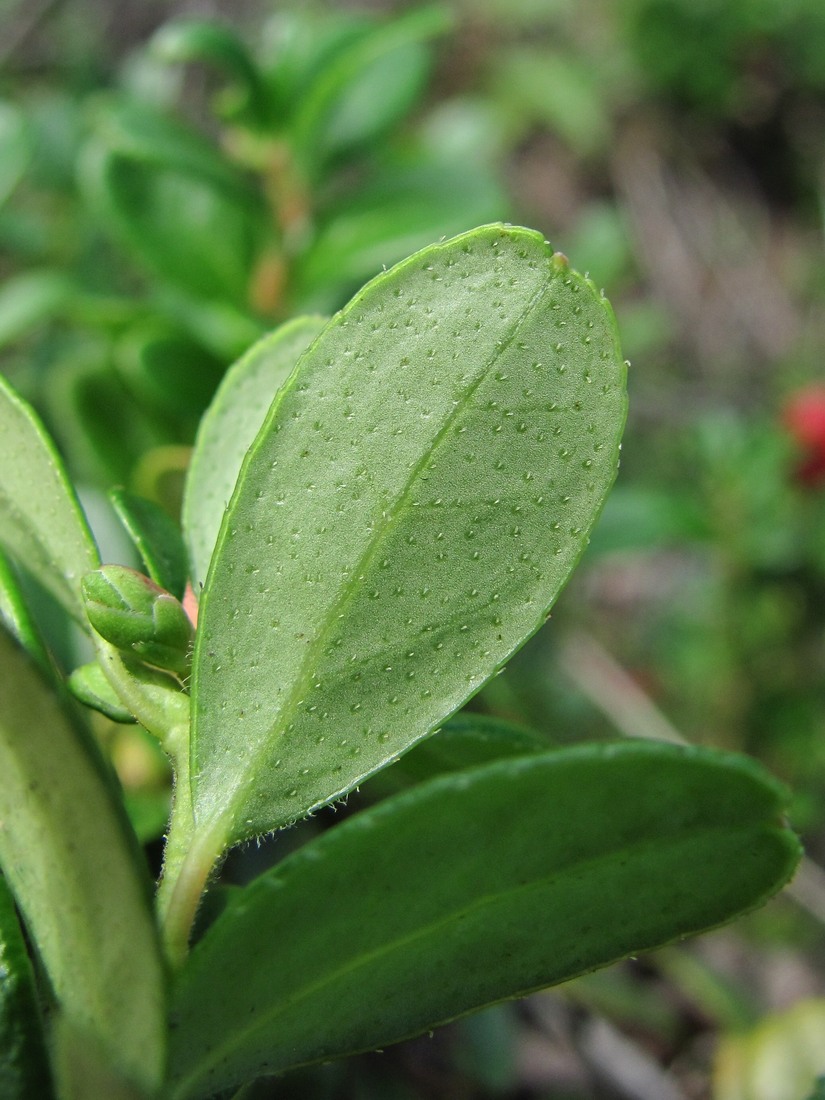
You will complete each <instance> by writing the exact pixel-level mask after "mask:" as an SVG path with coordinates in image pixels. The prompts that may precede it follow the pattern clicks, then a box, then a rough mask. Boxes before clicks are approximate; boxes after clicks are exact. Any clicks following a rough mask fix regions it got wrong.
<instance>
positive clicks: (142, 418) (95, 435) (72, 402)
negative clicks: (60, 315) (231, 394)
mask: <svg viewBox="0 0 825 1100" xmlns="http://www.w3.org/2000/svg"><path fill="white" fill-rule="evenodd" d="M45 397H46V399H47V401H48V407H49V412H50V413H51V422H52V423H53V424H54V430H55V433H56V435H57V436H58V439H59V442H60V446H61V448H62V450H63V451H64V452H65V454H66V456H67V458H68V460H69V462H70V464H71V468H72V469H73V470H75V471H77V472H78V476H79V477H83V478H85V479H88V480H89V481H92V482H97V483H100V482H102V483H103V484H104V485H106V484H108V485H111V484H124V483H126V482H130V481H131V480H132V475H133V473H134V470H135V466H136V464H137V462H138V461H139V460H140V458H141V456H142V455H143V454H145V452H146V451H148V450H150V449H151V448H152V447H155V446H158V445H159V444H163V443H167V442H170V430H169V427H168V425H167V424H165V423H163V422H162V421H159V420H158V419H157V418H155V417H153V416H151V415H150V414H149V413H148V412H147V411H146V410H141V409H139V408H138V407H137V405H136V402H135V399H134V396H133V395H132V394H131V393H130V392H129V390H128V389H127V388H126V386H125V385H124V384H123V382H122V381H121V379H120V378H119V376H118V375H117V374H116V373H115V372H114V371H113V370H111V368H110V366H109V364H108V362H107V361H106V359H105V357H104V356H101V357H100V358H98V357H96V356H94V355H90V354H89V353H88V352H84V353H82V354H79V355H77V357H73V358H68V359H66V360H63V361H61V363H60V370H59V371H54V372H53V376H52V380H51V384H50V386H49V389H48V392H47V393H46V394H45Z"/></svg>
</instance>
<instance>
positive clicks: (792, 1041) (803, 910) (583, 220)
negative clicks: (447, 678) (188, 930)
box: [0, 0, 825, 1100]
mask: <svg viewBox="0 0 825 1100" xmlns="http://www.w3.org/2000/svg"><path fill="white" fill-rule="evenodd" d="M493 220H505V221H514V222H521V223H524V224H528V225H532V226H536V227H538V228H540V229H541V230H542V231H543V232H544V233H545V234H546V235H547V237H548V238H549V239H550V240H552V242H553V244H554V245H555V247H556V248H559V249H561V250H563V251H564V252H566V253H567V254H568V255H569V256H570V258H571V260H572V262H573V264H574V265H575V266H576V267H578V268H580V269H584V270H588V271H589V272H590V273H591V275H592V276H593V277H594V278H595V279H596V280H597V282H598V283H599V284H600V285H603V286H604V287H605V289H606V291H607V293H608V294H609V296H610V298H611V300H612V302H613V304H614V307H615V309H616V312H617V315H618V319H619V324H620V328H621V331H622V334H623V340H624V346H625V350H626V353H627V355H628V357H629V358H630V359H631V361H632V364H633V365H632V368H631V375H630V385H631V414H630V420H629V424H628V430H627V434H626V437H625V448H624V452H623V454H624V458H623V467H622V472H621V477H620V479H619V483H618V485H617V488H616V489H615V491H614V493H613V495H612V497H611V498H610V500H609V503H608V506H607V509H606V511H605V513H604V516H603V518H602V520H601V522H600V525H599V527H598V529H597V531H596V534H595V536H594V539H593V543H592V545H591V547H590V550H589V552H588V554H587V555H586V557H585V559H584V562H583V565H582V568H581V569H580V570H579V572H578V573H577V575H576V577H575V579H574V581H573V582H572V583H571V585H570V587H569V589H568V590H567V592H566V593H565V595H564V597H563V598H562V600H561V601H560V603H559V606H558V608H557V610H556V612H555V613H554V616H553V620H552V622H551V623H550V624H548V626H547V627H546V628H545V629H544V630H543V631H542V632H540V634H539V635H538V636H537V637H536V638H535V639H534V640H533V641H532V642H531V643H530V644H528V645H527V646H526V647H525V648H524V650H522V651H521V653H520V654H518V655H517V657H516V658H515V660H514V661H513V662H512V664H511V665H510V667H509V668H508V670H507V672H506V673H505V674H504V675H503V676H501V677H499V678H498V679H496V680H495V681H494V682H493V683H492V684H490V685H489V686H488V687H487V688H486V689H485V690H484V691H483V692H482V694H481V695H480V696H479V697H478V699H477V700H476V701H475V702H474V704H473V705H474V707H475V708H476V709H480V710H483V711H485V712H487V713H488V714H490V715H491V716H493V717H496V716H500V717H506V718H508V719H514V720H516V721H517V722H520V723H522V724H524V725H527V726H531V727H533V728H534V729H535V730H537V731H539V732H540V733H542V734H543V735H545V736H546V737H548V738H550V739H552V740H554V741H557V742H571V741H575V740H579V739H592V738H606V737H616V736H625V735H630V736H653V737H667V738H674V737H675V738H679V737H681V738H684V739H686V740H688V741H691V742H701V743H704V744H711V745H718V746H721V747H724V748H728V749H734V750H738V751H742V752H747V753H751V754H753V755H755V756H757V757H759V758H760V759H761V760H763V761H764V762H765V763H766V764H767V765H768V766H769V767H770V768H771V769H772V770H773V771H774V772H775V773H776V774H777V775H779V776H780V777H781V778H782V779H784V780H785V781H786V782H787V783H788V784H789V785H790V786H791V788H792V790H793V792H794V797H795V802H794V824H795V825H796V827H797V828H799V829H800V830H802V831H803V833H804V836H805V839H806V845H807V849H808V853H809V856H810V857H811V858H812V860H813V861H814V865H813V866H812V865H809V866H808V868H807V873H806V876H805V877H804V878H803V881H801V882H800V883H799V884H798V885H797V888H796V890H795V891H794V893H793V896H792V897H788V896H786V897H785V898H783V899H780V900H778V901H776V902H774V903H773V904H772V905H770V906H769V907H768V908H767V909H765V910H764V911H762V912H760V913H758V914H755V915H753V916H752V917H751V918H748V919H747V920H745V921H743V922H740V924H739V925H738V926H737V927H736V928H734V929H729V930H726V931H724V932H720V933H717V934H715V935H712V936H709V937H705V938H703V939H702V940H700V941H697V942H696V943H695V944H691V945H687V946H680V947H674V948H671V949H668V950H666V951H662V952H659V953H658V954H657V955H655V956H652V957H650V958H647V959H644V960H638V961H635V962H629V963H628V964H626V965H625V966H623V967H619V968H614V969H613V970H611V971H609V972H606V973H602V974H598V975H594V976H592V977H591V978H587V979H583V980H580V981H578V982H575V983H573V984H572V985H571V986H570V987H568V988H567V989H565V990H562V991H561V992H555V993H552V994H543V995H541V996H539V997H535V998H532V999H530V1000H528V1001H527V1002H525V1003H523V1004H521V1005H517V1006H512V1005H507V1006H500V1007H498V1008H496V1009H493V1010H490V1011H488V1012H486V1013H484V1014H482V1015H480V1016H477V1017H474V1018H471V1019H469V1020H466V1021H463V1022H460V1023H458V1024H456V1025H453V1026H452V1027H450V1028H446V1029H443V1030H442V1031H441V1032H439V1033H438V1034H437V1035H436V1036H435V1037H433V1038H431V1039H423V1040H418V1041H416V1042H413V1043H410V1044H405V1045H403V1046H401V1047H399V1048H397V1049H395V1050H394V1051H391V1052H387V1053H386V1054H385V1055H374V1056H370V1057H363V1058H358V1059H352V1060H350V1061H348V1062H346V1063H341V1064H339V1065H334V1066H329V1067H325V1068H323V1069H321V1070H315V1071H312V1072H309V1071H307V1072H305V1073H301V1074H297V1075H294V1077H293V1078H292V1079H290V1080H289V1081H285V1082H281V1083H277V1082H273V1083H270V1084H265V1085H261V1086H259V1087H258V1088H257V1089H255V1090H252V1091H251V1092H250V1093H249V1094H248V1096H249V1097H250V1098H251V1097H268V1096H272V1097H281V1096H283V1097H287V1096H289V1097H304V1096H306V1097H308V1098H312V1097H318V1098H322V1097H324V1098H326V1097H329V1098H344V1097H347V1098H349V1097H352V1098H358V1100H360V1098H364V1100H369V1098H373V1097H375V1098H379V1097H380V1098H382V1100H383V1098H387V1100H393V1098H396V1097H397V1098H399V1100H407V1098H414V1097H444V1098H457V1100H465V1098H466V1100H469V1098H475V1097H479V1098H487V1097H510V1098H513V1100H515V1098H523V1100H531V1098H548V1100H551V1098H552V1100H562V1098H566V1100H574V1098H575V1100H585V1098H598V1097H606V1098H611V1097H615V1098H617V1100H620V1098H628V1100H648V1098H649V1100H671V1098H672V1100H680V1098H683V1100H692V1098H695V1100H700V1098H703V1097H710V1098H712V1100H806V1097H808V1096H812V1095H813V1090H814V1078H815V1076H816V1074H817V1073H825V999H823V998H825V936H824V935H823V931H824V930H825V887H823V885H822V876H821V875H820V876H818V875H817V873H816V866H815V863H816V862H817V861H818V862H819V863H820V864H822V863H825V636H824V633H823V632H824V631H825V369H824V366H825V364H824V363H823V360H824V359H825V310H823V308H822V301H823V292H825V253H824V251H823V243H824V241H823V237H824V235H825V5H823V3H822V0H578V2H574V0H454V2H452V3H449V2H443V3H440V4H434V5H424V4H411V3H396V4H392V3H373V4H369V5H368V4H361V5H358V6H355V5H350V4H340V3H339V4H333V3H332V2H330V3H321V2H316V3H309V2H307V3H301V4H297V3H296V4H287V3H282V4H277V5H276V4H274V3H269V2H267V0H242V2H238V3H233V4H232V5H229V4H220V3H218V2H217V0H215V2H213V3H196V2H191V3H184V2H182V0H181V2H173V0H166V2H163V0H115V2H107V0H74V2H73V3H71V4H70V3H66V2H65V0H64V2H61V0H3V2H2V5H1V6H0V276H1V277H2V281H1V282H0V369H2V370H3V371H4V373H6V374H7V375H8V376H9V377H10V378H11V379H12V381H13V382H14V384H15V385H16V386H17V387H18V388H19V389H20V390H21V391H22V392H23V393H24V394H25V395H26V396H27V397H28V398H29V399H30V400H31V401H33V402H34V404H35V405H36V407H37V408H38V409H39V411H40V413H41V415H42V416H43V418H44V420H45V421H46V423H47V425H48V426H49V428H50V430H51V431H52V432H53V433H54V434H55V436H56V438H57V439H58V440H59V443H60V446H61V448H62V449H63V451H64V453H65V455H66V458H67V461H68V463H69V466H70V469H71V471H72V474H73V475H74V477H75V478H76V479H77V481H78V483H79V484H80V486H81V489H82V494H83V497H84V502H85V503H86V505H87V508H88V509H89V511H90V514H91V518H92V522H93V525H94V526H95V528H96V531H97V534H98V536H99V539H100V541H101V543H102V545H103V548H104V555H105V556H108V557H110V558H112V559H116V560H121V561H128V562H133V561H135V560H136V559H135V556H134V555H135V551H134V549H132V548H131V546H130V542H129V539H128V531H129V529H130V525H129V522H128V519H129V516H128V515H126V516H124V510H125V511H126V512H127V513H130V514H131V515H132V516H134V513H135V510H137V511H138V512H141V511H143V512H145V511H146V510H147V509H150V508H151V505H146V504H145V501H149V502H153V503H154V504H155V505H157V506H159V507H160V508H161V509H163V510H165V512H166V513H167V514H168V515H169V516H171V517H172V518H173V519H176V518H177V513H178V509H179V505H180V489H181V480H182V476H183V474H184V472H185V469H186V464H187V460H188V454H189V451H188V448H189V447H190V446H191V443H192V440H193V437H194V432H195V430H196V427H197V424H198V421H199V418H200V415H201V414H202V412H203V411H204V409H205V408H206V406H207V405H208V403H209V400H210V398H211V395H212V393H213V392H214V389H215V387H216V385H217V384H218V382H219V380H220V378H221V377H222V375H223V373H224V371H225V370H226V368H227V366H228V365H229V364H230V363H231V362H232V361H233V360H234V359H235V358H236V357H237V356H238V355H239V354H240V353H241V352H242V351H243V350H245V348H246V347H248V345H249V344H250V343H252V342H253V341H254V340H255V339H256V338H257V337H258V336H259V335H260V334H262V333H264V332H265V331H267V330H269V329H271V328H273V327H274V326H276V325H277V324H278V323H279V322H281V321H283V320H285V319H286V318H288V317H291V316H293V315H295V314H296V313H303V312H329V311H332V310H334V309H336V308H338V307H339V306H340V305H342V304H343V303H344V302H345V301H346V300H347V298H348V297H349V296H350V295H351V293H352V292H353V291H354V290H356V289H357V288H358V287H359V286H360V285H361V284H362V283H363V282H364V281H365V280H367V279H368V278H370V277H371V276H372V275H374V274H375V273H376V272H378V271H380V270H381V268H382V267H383V266H389V265H390V264H392V263H394V262H395V261H396V260H398V259H400V258H402V257H403V256H405V255H406V254H408V253H409V252H411V251H412V250H414V249H416V248H418V247H420V246H423V245H425V244H427V243H429V242H431V241H433V240H437V239H438V238H439V237H442V236H446V235H452V234H454V233H457V232H460V231H461V230H464V229H467V228H470V227H471V226H474V225H477V224H481V223H483V222H487V221H493ZM113 485H118V486H121V487H123V490H125V495H124V493H123V492H121V494H120V495H119V496H116V497H115V506H114V507H113V505H112V503H111V502H110V500H109V499H108V498H107V496H106V493H107V491H108V490H109V489H110V488H111V487H112V486H113ZM124 500H125V501H127V503H128V502H129V501H131V502H132V503H131V506H130V507H125V506H124V505H123V501H124ZM136 501H137V503H135V502H136ZM118 502H120V504H118ZM118 516H120V517H121V518H123V519H124V522H125V527H126V530H125V531H124V529H123V526H122V525H121V524H120V523H119V519H118ZM153 522H154V523H158V522H160V521H159V520H158V513H155V514H154V519H153ZM138 541H139V540H138ZM0 567H2V568H6V566H5V564H4V563H2V562H0ZM51 614H52V616H53V617H54V616H55V614H56V613H55V612H54V610H52V611H51ZM59 626H60V624H58V628H59ZM74 645H75V643H74V641H73V639H72V638H71V637H67V640H66V642H65V645H64V647H63V657H64V660H65V661H66V663H67V664H69V665H74V664H76V663H79V661H80V659H81V658H80V656H79V655H78V654H77V653H76V652H75V649H74V648H73V647H74ZM99 732H100V736H101V738H103V739H104V741H105V742H106V744H107V746H108V747H109V749H110V751H111V754H112V758H113V760H114V761H115V764H116V766H117V767H118V770H119V772H120V775H121V778H122V780H123V783H124V786H125V788H126V791H127V797H128V799H129V804H130V807H131V809H132V812H133V816H134V819H135V821H136V824H137V825H138V828H139V831H140V833H141V835H142V836H143V837H144V838H145V839H146V840H147V841H150V842H151V840H152V839H153V838H155V837H157V836H158V835H159V834H160V832H161V831H162V828H163V819H164V814H165V809H166V804H167V799H168V786H167V784H168V775H167V771H166V769H165V766H164V763H163V761H162V760H159V759H158V758H157V757H156V756H155V755H154V751H153V749H152V748H151V744H150V742H149V741H148V739H145V738H143V737H142V736H141V733H140V731H139V730H135V729H134V728H130V727H116V726H114V725H113V724H111V723H109V722H106V721H105V720H104V719H100V723H99ZM425 763H426V760H425ZM425 770H426V769H425ZM398 774H399V775H401V774H402V773H401V772H399V773H398ZM399 781H401V780H399ZM403 781H406V780H403ZM391 786H392V783H390V787H391ZM379 788H380V785H379V786H376V787H373V788H372V789H367V788H365V790H364V792H363V793H362V796H361V797H362V798H364V799H367V798H370V797H379V796H380V789H379ZM356 804H357V799H355V798H354V799H353V800H352V803H351V805H352V806H355V805H356ZM318 827H322V822H321V823H320V824H318V823H315V824H313V825H312V826H311V828H318ZM300 835H301V834H300V830H297V831H294V832H293V833H291V834H289V837H288V838H287V840H286V841H284V842H283V843H284V845H285V846H286V845H289V844H294V843H298V842H300ZM149 851H150V854H151V851H152V849H151V847H150V848H149ZM261 858H276V857H274V856H272V855H267V854H266V853H264V855H260V854H257V853H255V852H252V853H247V855H246V856H242V857H239V858H236V859H235V861H234V862H232V861H230V865H229V868H228V876H229V878H230V879H231V877H232V875H235V876H236V877H238V878H242V877H245V876H246V875H248V874H250V873H251V865H254V861H255V860H256V859H261ZM604 919H606V920H609V919H610V914H609V913H605V914H604ZM245 1095H247V1094H245Z"/></svg>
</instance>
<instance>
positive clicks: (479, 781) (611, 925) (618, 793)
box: [170, 742, 799, 1100]
mask: <svg viewBox="0 0 825 1100" xmlns="http://www.w3.org/2000/svg"><path fill="white" fill-rule="evenodd" d="M786 801H787V794H786V792H785V791H784V790H783V789H782V788H781V787H780V786H779V784H777V783H776V782H775V781H774V780H772V779H771V777H770V776H769V775H768V774H767V773H766V772H764V771H763V770H762V769H761V768H760V767H758V766H757V765H755V764H754V763H752V762H751V761H749V760H746V759H744V758H741V757H737V756H732V755H726V754H722V753H716V752H713V751H710V750H686V749H682V748H679V747H674V746H669V745H653V744H649V743H640V742H636V743H627V742H625V743H622V744H619V745H611V746H607V745H595V746H592V745H591V746H586V747H580V748H575V749H564V750H559V751H557V752H553V753H549V754H543V755H541V756H528V757H522V758H521V759H520V760H516V761H500V762H497V763H494V764H490V765H487V766H485V767H483V768H478V769H473V770H471V771H468V772H465V773H463V774H462V775H449V776H444V777H441V778H439V779H436V780H433V781H431V782H430V783H426V784H423V785H421V786H418V787H415V788H413V789H412V790H410V791H408V792H406V793H405V794H402V795H399V796H397V797H396V798H393V799H390V800H388V801H387V802H384V803H381V804H380V805H378V806H376V807H374V808H373V809H371V810H368V811H365V812H364V813H362V814H358V815H356V816H355V817H353V818H350V819H349V820H347V821H345V822H343V823H342V824H341V825H339V826H336V827H335V828H334V829H331V830H329V831H327V832H326V833H325V834H323V835H322V836H320V837H319V838H318V839H316V840H314V841H312V842H310V843H309V844H307V845H306V846H305V847H304V848H303V849H301V850H300V851H298V852H297V853H296V854H294V855H292V856H289V857H288V858H287V859H286V860H284V861H283V862H282V863H281V864H280V865H278V866H277V867H275V868H273V869H272V870H271V871H268V872H266V873H265V874H264V875H263V876H262V877H261V878H260V879H258V880H257V881H255V882H254V883H252V885H251V886H249V887H248V888H246V889H245V890H243V891H242V892H240V893H239V894H238V895H237V896H235V897H233V898H232V899H230V901H229V903H228V905H227V908H226V910H225V911H224V912H223V913H222V914H221V916H220V917H219V918H218V919H217V921H216V922H215V924H214V925H213V926H212V927H211V928H210V930H209V931H208V932H207V933H206V935H205V937H204V938H203V940H202V941H201V942H200V943H199V944H198V945H197V946H196V947H195V948H194V949H193V952H192V955H191V957H190V959H189V961H188V963H187V965H186V967H185V968H184V970H183V971H182V972H181V974H180V976H179V979H178V987H177V992H176V994H173V1007H172V1017H171V1018H172V1022H173V1025H174V1026H173V1029H172V1040H171V1042H172V1046H171V1062H170V1065H171V1079H172V1087H171V1089H170V1097H171V1098H173V1100H190V1098H193V1097H200V1096H204V1095H212V1093H213V1092H214V1091H216V1090H218V1089H220V1088H224V1087H226V1086H229V1085H233V1084H238V1083H240V1082H241V1081H243V1080H247V1079H251V1078H253V1077H255V1076H257V1075H259V1074H267V1073H280V1072H283V1071H284V1070H286V1069H288V1068H290V1067H291V1066H296V1065H301V1064H304V1063H308V1062H314V1061H320V1060H325V1059H328V1058H335V1057H340V1056H342V1055H345V1054H349V1053H353V1052H355V1051H359V1050H368V1049H373V1048H375V1047H380V1046H383V1045H385V1044H388V1043H392V1042H396V1041H398V1040H400V1039H403V1038H407V1037H409V1036H411V1035H414V1034H417V1033H418V1032H420V1031H423V1030H426V1029H427V1028H429V1027H433V1026H435V1025H437V1024H440V1023H443V1022H445V1021H447V1020H450V1019H453V1018H455V1017H456V1016H459V1015H462V1014H463V1013H466V1012H469V1011H472V1010H473V1009H476V1008H480V1007H481V1006H483V1005H485V1004H489V1003H491V1002H494V1001H498V1000H502V999H504V998H507V997H513V996H517V995H521V994H523V993H526V992H529V991H532V990H535V989H539V988H543V987H545V986H547V985H551V984H555V983H557V982H561V981H566V980H567V979H568V978H572V977H574V976H575V975H577V974H581V973H584V972H585V971H588V970H592V969H595V968H596V967H599V966H604V965H606V964H607V963H610V962H612V961H614V960H616V959H619V958H622V957H624V956H626V955H628V954H631V953H635V952H637V951H642V950H648V949H650V948H653V947H658V946H661V945H663V944H664V943H667V942H669V941H671V940H673V939H676V938H678V937H681V936H684V935H686V934H690V933H694V932H698V931H702V930H704V929H707V928H710V927H713V926H715V925H718V924H720V923H722V922H724V921H726V920H729V919H731V918H732V917H733V916H735V915H737V914H738V913H740V912H742V911H744V910H747V909H750V908H753V907H754V906H756V905H759V904H760V903H761V902H763V901H764V900H765V899H766V898H767V897H768V896H769V895H770V894H772V893H774V892H775V891H776V890H778V889H779V888H780V887H781V886H782V885H783V884H784V883H785V882H786V881H787V880H788V878H789V877H790V875H791V873H792V871H793V869H794V867H795V865H796V863H797V861H798V858H799V844H798V841H797V839H796V837H795V836H794V835H793V833H791V832H790V830H788V829H786V828H784V827H783V826H782V824H781V815H782V809H783V806H784V805H785V803H786ZM216 974H220V976H221V979H220V981H219V982H218V983H216V982H215V975H216Z"/></svg>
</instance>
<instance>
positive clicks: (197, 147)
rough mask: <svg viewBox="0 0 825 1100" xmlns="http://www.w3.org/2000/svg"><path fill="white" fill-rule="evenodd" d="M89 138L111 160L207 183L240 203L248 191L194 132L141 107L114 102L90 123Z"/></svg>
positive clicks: (247, 198)
mask: <svg viewBox="0 0 825 1100" xmlns="http://www.w3.org/2000/svg"><path fill="white" fill-rule="evenodd" d="M95 132H96V134H97V135H98V137H99V139H100V140H101V141H102V142H103V144H104V145H105V147H106V148H107V149H108V150H109V151H110V152H111V153H113V154H117V155H118V156H121V157H124V158H125V159H126V160H130V161H133V162H134V163H136V164H144V165H150V166H154V167H156V168H168V169H170V170H173V171H175V172H180V173H182V174H183V175H186V176H192V177H193V178H196V179H201V180H204V181H208V182H209V183H211V184H212V185H213V186H214V187H216V188H218V189H219V190H221V191H223V192H225V194H226V195H227V196H228V197H229V196H231V197H232V198H233V199H235V200H236V201H238V202H240V203H246V202H249V201H250V198H251V196H252V191H251V189H250V187H249V185H248V184H247V182H246V181H245V180H244V178H243V176H242V175H241V174H240V173H239V172H238V170H237V169H236V168H235V167H234V165H233V164H232V163H231V162H230V161H229V160H228V159H227V158H225V157H223V156H222V155H221V154H220V153H219V152H218V150H217V149H216V148H215V147H214V146H213V145H210V143H209V142H208V141H206V140H205V139H204V138H203V137H201V136H200V135H199V134H198V133H197V132H196V131H195V130H193V129H191V128H190V127H188V126H185V125H183V124H182V123H180V122H178V121H176V120H175V119H174V118H171V117H170V116H168V115H165V114H162V113H161V112H159V111H156V110H152V109H151V108H149V107H148V106H147V105H146V104H145V103H138V102H130V101H129V100H116V101H114V102H109V103H106V104H105V106H104V107H102V108H101V109H100V110H98V112H97V114H96V117H95Z"/></svg>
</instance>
